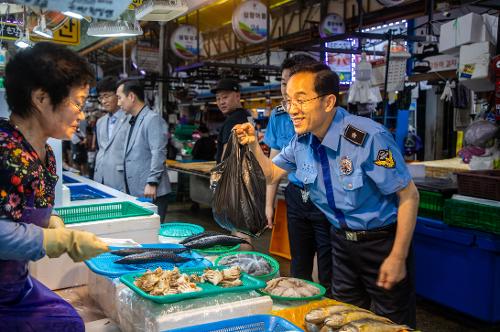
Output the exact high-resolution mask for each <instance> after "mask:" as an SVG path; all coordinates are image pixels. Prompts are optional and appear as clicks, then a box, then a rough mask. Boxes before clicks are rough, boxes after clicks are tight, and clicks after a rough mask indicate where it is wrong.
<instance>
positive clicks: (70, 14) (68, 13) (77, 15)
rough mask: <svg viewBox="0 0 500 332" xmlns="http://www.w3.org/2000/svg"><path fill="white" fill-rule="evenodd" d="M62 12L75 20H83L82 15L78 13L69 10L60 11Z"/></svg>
mask: <svg viewBox="0 0 500 332" xmlns="http://www.w3.org/2000/svg"><path fill="white" fill-rule="evenodd" d="M62 13H63V14H64V15H66V16H69V17H73V18H76V19H77V20H83V19H84V17H83V15H82V14H80V13H76V12H70V11H66V12H62Z"/></svg>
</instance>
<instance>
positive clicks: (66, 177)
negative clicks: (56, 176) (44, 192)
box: [63, 174, 80, 183]
mask: <svg viewBox="0 0 500 332" xmlns="http://www.w3.org/2000/svg"><path fill="white" fill-rule="evenodd" d="M63 183H80V181H78V180H75V179H73V178H70V177H69V176H67V175H64V174H63Z"/></svg>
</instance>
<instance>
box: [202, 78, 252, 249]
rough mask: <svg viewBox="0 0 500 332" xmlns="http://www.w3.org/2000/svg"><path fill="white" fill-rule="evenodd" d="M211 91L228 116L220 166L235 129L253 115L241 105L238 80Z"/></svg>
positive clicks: (220, 145)
mask: <svg viewBox="0 0 500 332" xmlns="http://www.w3.org/2000/svg"><path fill="white" fill-rule="evenodd" d="M211 91H212V93H215V101H216V102H217V107H219V110H220V111H221V112H222V114H224V115H225V116H226V120H224V123H223V124H222V127H221V128H220V131H219V136H217V153H216V154H215V160H216V161H217V164H218V163H220V162H221V161H222V156H223V155H224V150H225V149H226V144H227V142H228V141H229V138H230V137H231V131H232V130H233V127H234V126H235V125H237V124H242V123H245V122H248V118H249V117H251V115H250V113H249V112H248V111H247V110H245V109H244V108H243V107H242V105H241V95H240V85H239V84H238V82H237V81H236V80H234V79H231V78H223V79H221V80H220V81H219V83H217V86H216V87H215V88H213V89H212V90H211ZM232 234H233V235H236V236H239V237H241V238H244V239H245V240H247V241H248V242H249V243H251V239H250V237H249V236H248V235H246V234H244V233H240V232H233V233H232ZM240 249H241V250H252V246H251V245H248V244H242V245H241V247H240Z"/></svg>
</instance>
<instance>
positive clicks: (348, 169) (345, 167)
mask: <svg viewBox="0 0 500 332" xmlns="http://www.w3.org/2000/svg"><path fill="white" fill-rule="evenodd" d="M339 168H340V174H342V175H350V174H351V173H352V171H353V169H352V160H351V158H349V157H348V156H343V157H342V158H340V165H339Z"/></svg>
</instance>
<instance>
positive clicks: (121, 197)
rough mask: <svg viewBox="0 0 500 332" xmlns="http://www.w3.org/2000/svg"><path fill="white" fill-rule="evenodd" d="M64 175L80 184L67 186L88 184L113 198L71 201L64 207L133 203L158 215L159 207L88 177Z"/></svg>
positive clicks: (71, 174) (70, 173) (74, 184)
mask: <svg viewBox="0 0 500 332" xmlns="http://www.w3.org/2000/svg"><path fill="white" fill-rule="evenodd" d="M64 175H66V176H68V177H70V178H72V179H74V180H77V181H79V182H80V183H73V184H70V183H68V184H66V186H68V187H71V186H78V185H81V184H86V185H89V186H91V187H93V188H96V189H99V190H101V191H103V192H105V193H106V194H109V195H111V196H113V197H112V198H102V199H91V200H80V201H70V202H69V204H68V205H64V204H63V206H77V205H88V204H101V203H113V202H127V201H128V202H133V203H134V204H137V205H140V206H142V207H144V208H146V209H148V210H150V211H153V212H154V213H158V207H157V206H156V205H154V204H153V203H149V202H141V201H139V200H137V197H134V196H130V195H127V194H125V193H124V192H121V191H119V190H116V189H114V188H111V187H108V186H106V185H103V184H102V183H99V182H95V181H93V180H90V179H88V178H86V177H83V176H80V175H77V174H75V173H72V172H64Z"/></svg>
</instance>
